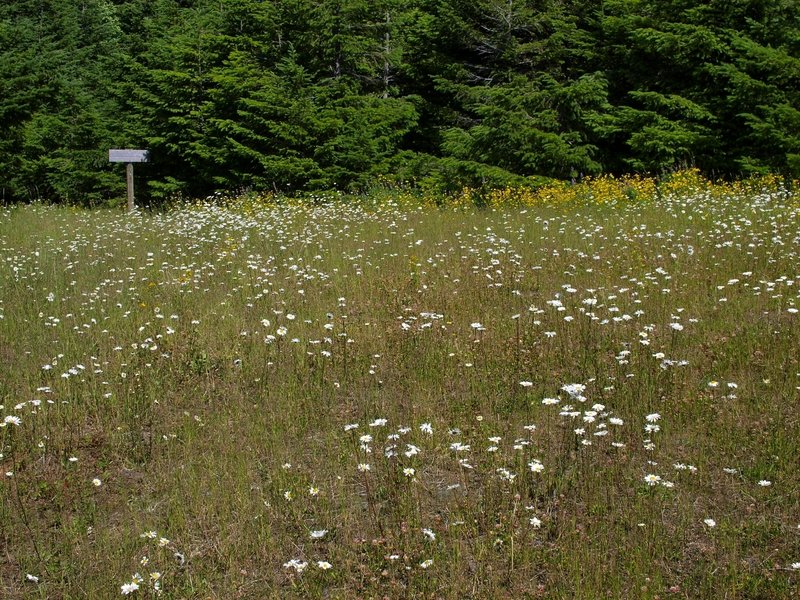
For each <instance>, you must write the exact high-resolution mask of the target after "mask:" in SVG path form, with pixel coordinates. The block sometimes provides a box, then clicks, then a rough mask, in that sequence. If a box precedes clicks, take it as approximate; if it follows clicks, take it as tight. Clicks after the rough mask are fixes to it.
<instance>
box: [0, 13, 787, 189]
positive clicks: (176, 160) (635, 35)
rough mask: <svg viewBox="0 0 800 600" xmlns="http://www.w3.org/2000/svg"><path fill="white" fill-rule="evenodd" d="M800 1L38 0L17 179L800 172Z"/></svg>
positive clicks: (25, 59)
mask: <svg viewBox="0 0 800 600" xmlns="http://www.w3.org/2000/svg"><path fill="white" fill-rule="evenodd" d="M798 15H800V12H799V11H797V10H796V7H795V6H794V3H793V2H791V1H790V0H779V1H769V2H768V1H767V0H758V1H754V0H707V1H704V2H685V1H682V0H677V1H667V2H664V1H662V0H537V1H536V2H533V1H531V0H469V1H467V0H410V1H400V0H370V1H367V0H278V1H274V2H264V1H261V0H226V1H225V2H220V1H219V0H214V1H212V0H113V1H112V0H82V1H81V2H71V1H67V0H19V1H17V2H6V3H3V4H2V5H0V128H1V129H2V132H3V134H2V136H1V137H0V197H2V200H3V201H5V202H8V201H19V200H31V199H38V198H43V199H48V200H55V201H65V202H79V203H97V202H103V201H109V200H112V199H114V198H119V197H121V196H122V195H123V194H124V176H123V171H122V168H121V166H119V165H116V166H112V165H109V164H108V162H107V151H108V149H109V148H110V147H142V148H149V149H150V150H151V156H152V160H153V162H152V164H150V165H147V166H143V167H141V168H140V169H139V170H138V171H137V172H138V173H139V177H141V178H142V182H141V184H144V183H145V182H146V185H139V186H138V195H139V197H140V199H141V200H144V201H147V200H148V199H150V200H155V201H158V200H159V199H162V198H166V197H169V196H173V195H176V194H179V195H188V196H197V195H205V194H208V193H211V192H213V191H214V190H217V189H241V190H277V191H282V192H286V191H289V192H294V191H299V190H302V189H323V188H330V187H337V188H339V189H345V190H353V189H363V188H365V187H368V186H369V185H370V184H371V182H374V181H376V180H377V179H381V180H384V181H385V180H389V181H402V182H405V183H408V182H416V183H418V184H421V185H424V186H428V187H435V188H437V189H444V190H455V189H458V188H459V187H461V186H463V185H469V186H473V187H493V186H503V185H533V184H535V182H537V181H541V180H542V178H547V177H556V178H570V177H575V176H578V175H579V174H595V173H600V172H607V171H611V172H623V171H631V170H633V171H641V172H650V173H659V172H664V171H669V170H671V169H673V168H675V167H679V166H684V165H688V164H691V165H696V166H699V167H700V168H702V169H704V170H706V171H707V172H709V173H714V174H723V175H739V174H746V173H752V172H767V171H774V172H781V173H784V174H786V175H790V176H794V177H797V176H798V175H800V97H799V96H800V92H799V91H798V90H800V16H798Z"/></svg>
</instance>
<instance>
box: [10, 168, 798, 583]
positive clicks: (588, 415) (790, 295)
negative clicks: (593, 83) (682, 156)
mask: <svg viewBox="0 0 800 600" xmlns="http://www.w3.org/2000/svg"><path fill="white" fill-rule="evenodd" d="M620 185H622V186H623V187H620ZM620 185H617V184H615V183H612V182H611V180H603V181H601V182H596V183H594V184H593V183H592V182H585V183H582V184H580V186H583V187H581V188H580V189H578V187H579V186H575V187H572V188H570V187H564V188H560V189H561V191H558V190H555V188H554V189H552V190H550V191H549V192H548V193H547V194H549V195H546V194H544V192H540V195H539V196H537V197H536V198H534V197H533V196H532V195H531V194H532V193H531V192H522V191H516V192H513V193H512V192H511V191H507V192H497V193H496V195H495V196H493V199H489V201H487V199H486V198H482V199H481V200H480V204H482V205H483V206H484V207H485V208H483V209H475V208H473V207H471V203H472V202H474V201H475V198H474V197H472V196H470V198H469V199H468V200H465V199H464V196H463V195H462V197H460V198H459V199H456V200H453V199H450V200H445V199H440V200H439V201H436V202H434V201H433V200H432V199H428V200H423V201H420V200H419V199H417V200H414V199H413V198H410V197H407V196H402V195H399V196H398V195H395V196H392V195H391V194H388V193H387V194H386V195H385V197H380V198H378V197H373V198H371V199H370V198H365V199H361V200H358V201H356V200H353V199H339V200H336V201H328V202H317V203H311V202H309V203H305V204H299V203H289V202H283V203H282V202H276V201H275V199H272V198H252V197H251V198H247V199H244V200H239V201H233V200H231V201H229V202H225V203H220V202H216V203H210V202H201V203H198V204H196V205H191V206H184V207H177V208H175V209H174V210H171V211H169V212H166V213H162V214H149V213H146V214H136V215H124V214H121V213H117V212H110V211H106V212H104V211H94V212H89V211H76V210H72V209H67V208H53V207H46V206H27V207H17V208H12V209H4V211H3V212H2V213H1V214H0V249H1V250H2V254H1V256H2V261H0V315H2V318H0V405H2V408H0V420H3V427H2V428H0V445H1V448H0V451H1V452H2V458H0V462H1V463H2V480H0V545H1V546H2V557H3V559H2V560H0V596H2V597H3V598H23V597H25V598H27V597H30V598H112V597H117V596H120V595H122V594H130V596H131V597H163V598H272V597H274V598H278V597H298V598H301V597H302V598H315V597H321V598H323V597H324V598H538V597H542V598H587V599H593V598H605V597H609V598H670V597H675V598H712V597H726V598H776V599H777V598H788V597H792V596H793V595H797V594H798V578H800V564H798V561H800V474H799V473H798V456H800V452H799V451H800V448H799V446H800V441H799V440H800V418H799V415H800V411H798V399H799V394H800V364H798V348H800V325H798V323H799V319H800V314H798V308H800V298H799V297H798V289H800V268H799V267H798V264H800V262H798V244H799V243H800V228H799V227H798V212H800V210H799V209H798V206H799V205H800V204H799V203H798V200H797V196H796V195H794V194H793V193H792V192H790V191H787V190H786V189H784V188H783V187H782V186H780V185H778V183H777V182H775V181H762V182H760V183H758V184H756V183H749V184H747V185H744V184H737V185H725V186H723V185H712V184H709V183H708V182H704V181H702V180H700V179H699V178H697V176H696V174H691V173H690V174H686V175H682V176H680V177H675V178H674V179H673V181H672V182H671V183H670V184H669V185H666V184H665V185H662V186H661V187H657V186H655V185H652V184H651V183H648V182H646V181H645V182H644V183H641V182H638V183H637V182H634V181H626V182H624V183H623V184H620ZM593 186H594V187H593ZM626 186H627V187H626ZM670 186H671V187H670ZM465 193H466V192H465ZM503 194H505V195H503ZM525 194H528V195H527V196H526V195H525ZM558 194H561V196H559V195H558ZM434 204H438V205H439V206H438V207H435V206H433V205H434ZM356 425H357V426H356Z"/></svg>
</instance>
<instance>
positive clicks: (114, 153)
mask: <svg viewBox="0 0 800 600" xmlns="http://www.w3.org/2000/svg"><path fill="white" fill-rule="evenodd" d="M149 154H150V153H149V152H148V151H147V150H117V149H113V150H109V151H108V162H120V163H125V175H126V179H127V181H128V210H129V211H132V210H133V209H134V207H135V205H134V202H133V163H143V162H148V160H149V158H150V157H149Z"/></svg>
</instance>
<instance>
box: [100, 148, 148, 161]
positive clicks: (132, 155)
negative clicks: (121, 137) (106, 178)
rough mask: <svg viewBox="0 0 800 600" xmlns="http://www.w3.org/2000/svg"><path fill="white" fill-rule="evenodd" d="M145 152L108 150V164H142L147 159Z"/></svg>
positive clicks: (146, 152)
mask: <svg viewBox="0 0 800 600" xmlns="http://www.w3.org/2000/svg"><path fill="white" fill-rule="evenodd" d="M149 154H150V153H149V152H148V151H147V150H109V151H108V162H121V163H142V162H147V161H148V159H149Z"/></svg>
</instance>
